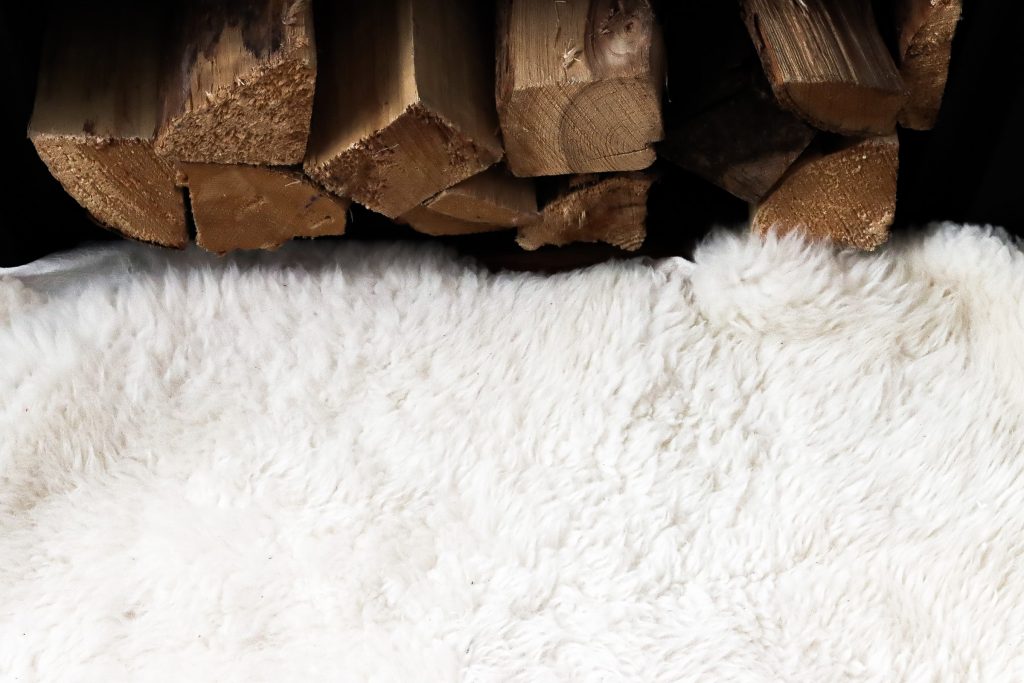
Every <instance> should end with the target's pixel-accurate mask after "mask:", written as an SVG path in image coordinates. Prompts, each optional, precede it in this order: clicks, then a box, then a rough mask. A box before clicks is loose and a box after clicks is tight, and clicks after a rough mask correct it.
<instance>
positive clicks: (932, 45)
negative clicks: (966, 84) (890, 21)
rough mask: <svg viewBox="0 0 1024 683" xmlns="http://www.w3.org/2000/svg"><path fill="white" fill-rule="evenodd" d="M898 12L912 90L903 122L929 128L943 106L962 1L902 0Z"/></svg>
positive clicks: (902, 64) (902, 65)
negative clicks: (943, 94) (950, 57)
mask: <svg viewBox="0 0 1024 683" xmlns="http://www.w3.org/2000/svg"><path fill="white" fill-rule="evenodd" d="M897 12H898V19H897V21H898V26H899V49H900V73H901V74H902V76H903V81H904V82H905V83H906V84H907V88H908V89H909V90H910V97H909V99H908V100H907V104H906V106H905V107H904V108H903V111H902V112H900V124H901V125H903V126H906V127H907V128H913V129H915V130H927V129H929V128H931V127H932V126H934V125H935V119H936V118H937V117H938V115H939V107H940V106H941V105H942V93H943V91H944V90H945V89H946V76H947V74H948V73H949V56H950V49H951V48H952V45H953V34H954V33H955V32H956V26H957V22H958V21H959V20H960V0H901V1H900V2H898V3H897Z"/></svg>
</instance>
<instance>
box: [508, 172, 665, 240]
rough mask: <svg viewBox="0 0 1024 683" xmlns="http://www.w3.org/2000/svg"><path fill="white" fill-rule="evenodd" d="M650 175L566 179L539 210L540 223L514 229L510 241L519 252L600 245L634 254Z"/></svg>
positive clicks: (640, 235) (642, 228)
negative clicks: (560, 188)
mask: <svg viewBox="0 0 1024 683" xmlns="http://www.w3.org/2000/svg"><path fill="white" fill-rule="evenodd" d="M653 180H654V177H653V176H652V175H651V174H650V173H642V172H634V173H614V174H609V175H605V176H599V175H594V174H588V175H580V176H575V177H572V178H569V179H568V184H567V186H566V187H564V188H563V189H562V190H561V191H560V192H559V193H558V195H557V196H556V197H555V199H553V200H552V201H550V202H548V203H547V204H545V206H544V208H543V209H542V210H541V217H540V220H539V221H537V222H536V223H532V224H530V225H526V226H523V227H521V228H519V233H518V236H517V238H516V241H517V242H518V243H519V246H521V247H522V248H523V249H526V250H533V249H538V248H540V247H542V246H545V245H553V246H562V245H565V244H569V243H571V242H604V243H605V244H610V245H612V246H614V247H618V248H619V249H624V250H625V251H636V250H637V249H639V248H640V245H642V244H643V242H644V238H645V237H646V235H647V232H646V228H645V223H646V222H647V193H648V191H649V190H650V188H651V183H652V182H653Z"/></svg>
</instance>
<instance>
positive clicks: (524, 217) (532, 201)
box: [426, 165, 537, 228]
mask: <svg viewBox="0 0 1024 683" xmlns="http://www.w3.org/2000/svg"><path fill="white" fill-rule="evenodd" d="M426 206H427V207H428V208H429V209H430V210H431V211H433V212H434V213H439V214H442V215H445V216H452V217H453V218H459V219H461V220H465V221H470V222H473V223H490V224H491V225H501V226H504V227H509V228H512V227H515V226H517V225H522V224H524V223H529V222H531V221H533V220H536V218H537V191H536V190H535V189H534V186H533V181H532V180H529V179H526V178H516V177H515V176H512V175H510V174H509V173H508V171H507V170H506V169H505V167H504V166H500V165H496V166H492V167H491V168H489V169H487V170H486V171H484V172H483V173H478V174H477V175H475V176H473V177H472V178H467V179H466V180H463V181H462V182H461V183H459V184H457V185H453V186H452V187H449V188H448V189H447V190H444V191H443V192H441V193H439V194H438V195H437V196H436V197H433V198H431V199H430V200H429V201H427V203H426Z"/></svg>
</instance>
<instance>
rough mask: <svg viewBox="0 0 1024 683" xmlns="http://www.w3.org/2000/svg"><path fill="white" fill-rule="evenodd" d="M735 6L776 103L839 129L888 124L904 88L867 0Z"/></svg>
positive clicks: (869, 130) (775, 0)
mask: <svg viewBox="0 0 1024 683" xmlns="http://www.w3.org/2000/svg"><path fill="white" fill-rule="evenodd" d="M742 6H743V13H744V19H745V20H746V23H747V28H748V30H749V32H750V36H751V38H752V39H753V41H754V45H755V47H756V48H757V51H758V54H759V55H760V57H761V63H762V65H763V66H764V71H765V73H766V74H767V76H768V80H769V81H771V84H772V88H773V89H774V91H775V96H776V97H777V98H778V99H779V102H780V103H782V105H783V106H785V107H786V108H788V109H790V110H792V111H793V112H795V113H796V114H797V115H799V116H800V117H802V118H804V119H805V120H806V121H808V122H809V123H810V124H811V125H813V126H815V127H817V128H821V129H823V130H828V131H833V132H836V133H842V134H844V135H867V134H875V135H883V134H887V133H891V132H892V131H893V130H894V128H895V126H896V118H897V117H898V116H899V113H900V110H901V109H902V108H903V105H904V103H905V102H906V99H907V93H906V88H905V87H904V85H903V80H902V79H901V78H900V75H899V72H898V71H897V69H896V65H895V64H894V63H893V61H892V57H891V56H890V55H889V50H888V49H887V48H886V46H885V42H884V41H883V40H882V37H881V35H880V34H879V32H878V27H877V26H876V25H875V19H874V14H873V12H872V9H871V0H796V1H794V0H742Z"/></svg>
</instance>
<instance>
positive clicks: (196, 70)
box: [156, 0, 316, 165]
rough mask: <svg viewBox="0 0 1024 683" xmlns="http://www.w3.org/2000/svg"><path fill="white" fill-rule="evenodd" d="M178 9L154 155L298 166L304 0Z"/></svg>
mask: <svg viewBox="0 0 1024 683" xmlns="http://www.w3.org/2000/svg"><path fill="white" fill-rule="evenodd" d="M181 12H182V15H183V16H182V17H181V24H180V27H179V30H178V31H177V33H178V37H179V40H178V43H177V45H176V46H175V48H174V50H173V51H172V53H171V54H172V57H173V63H172V64H169V65H168V67H167V72H166V79H167V80H166V81H165V83H164V87H163V88H162V95H163V102H162V105H161V109H162V111H161V122H162V125H161V128H160V132H159V135H158V136H157V140H156V149H157V152H159V153H160V154H162V155H165V156H168V157H171V158H173V159H178V160H182V161H193V162H218V163H245V164H277V165H285V164H299V163H301V162H302V159H303V156H304V155H305V152H306V138H307V136H308V134H309V120H310V115H311V113H312V110H313V89H314V82H315V80H316V49H315V47H314V42H313V11H312V8H311V6H310V2H309V0H255V1H253V2H249V1H248V0H229V1H228V2H222V1H218V0H192V1H191V2H187V3H185V4H184V5H183V7H182V9H181Z"/></svg>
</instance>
